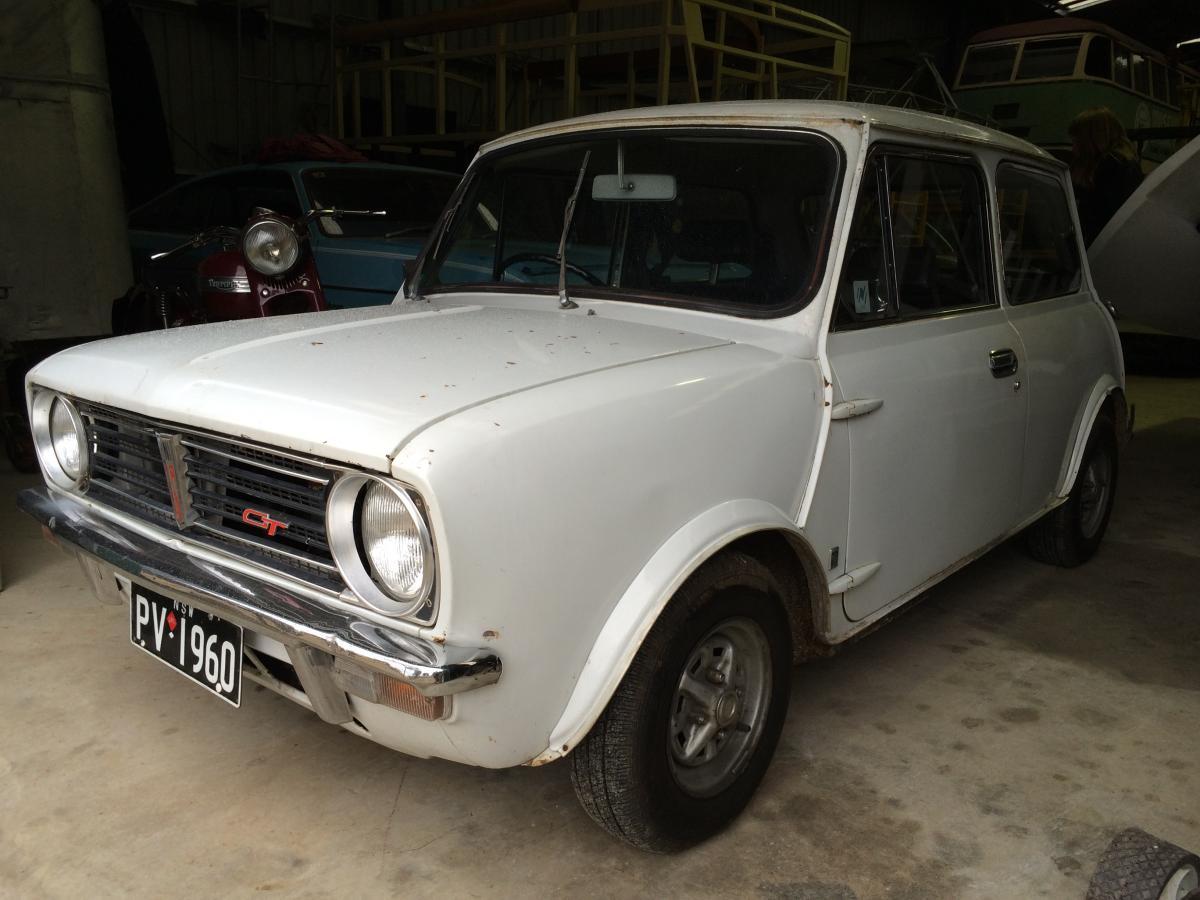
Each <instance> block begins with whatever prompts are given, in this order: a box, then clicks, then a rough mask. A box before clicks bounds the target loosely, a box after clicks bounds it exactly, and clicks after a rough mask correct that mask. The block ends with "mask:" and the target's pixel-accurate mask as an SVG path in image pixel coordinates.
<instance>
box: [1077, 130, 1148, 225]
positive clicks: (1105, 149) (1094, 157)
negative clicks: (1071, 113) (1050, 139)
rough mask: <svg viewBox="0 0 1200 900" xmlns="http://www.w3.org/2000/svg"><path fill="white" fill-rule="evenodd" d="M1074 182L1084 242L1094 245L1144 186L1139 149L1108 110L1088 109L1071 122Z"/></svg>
mask: <svg viewBox="0 0 1200 900" xmlns="http://www.w3.org/2000/svg"><path fill="white" fill-rule="evenodd" d="M1067 130H1068V132H1069V134H1070V135H1071V143H1072V154H1071V181H1072V182H1073V183H1074V185H1075V204H1076V206H1078V207H1079V224H1080V226H1081V227H1082V229H1083V242H1084V243H1085V244H1091V242H1092V241H1094V240H1095V239H1096V235H1098V234H1099V233H1100V232H1101V230H1103V228H1104V226H1105V225H1106V224H1107V223H1108V220H1109V219H1111V218H1112V217H1113V214H1114V213H1115V212H1116V211H1117V210H1118V209H1120V208H1121V204H1123V203H1124V202H1125V201H1126V200H1128V199H1129V195H1130V194H1132V193H1133V192H1134V191H1135V190H1136V189H1137V186H1138V185H1139V184H1141V183H1142V169H1141V165H1140V164H1139V163H1138V158H1137V150H1135V149H1134V146H1133V143H1132V142H1131V141H1130V140H1129V136H1128V135H1127V134H1125V128H1124V126H1122V125H1121V122H1120V121H1119V120H1118V119H1117V117H1116V116H1115V115H1113V112H1112V110H1110V109H1108V108H1107V107H1098V108H1095V109H1086V110H1084V111H1083V112H1081V113H1080V114H1079V115H1078V116H1076V117H1075V119H1074V120H1073V121H1072V122H1071V125H1070V127H1069V128H1068V129H1067Z"/></svg>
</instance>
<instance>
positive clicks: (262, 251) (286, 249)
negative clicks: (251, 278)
mask: <svg viewBox="0 0 1200 900" xmlns="http://www.w3.org/2000/svg"><path fill="white" fill-rule="evenodd" d="M242 255H243V256H245V257H246V262H247V263H248V264H249V265H250V267H251V268H253V269H254V270H255V271H257V272H260V273H262V274H263V275H273V276H274V275H284V274H286V273H287V272H288V271H289V270H290V269H291V268H292V267H293V266H294V265H296V262H297V260H299V259H300V239H299V238H298V237H296V232H295V231H294V230H293V229H292V227H291V226H290V225H288V224H287V223H286V222H281V221H280V220H279V219H269V218H268V219H260V220H259V221H257V222H255V223H254V224H253V225H251V226H250V227H249V228H247V229H246V232H245V234H243V235H242Z"/></svg>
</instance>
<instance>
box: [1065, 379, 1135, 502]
mask: <svg viewBox="0 0 1200 900" xmlns="http://www.w3.org/2000/svg"><path fill="white" fill-rule="evenodd" d="M1102 413H1103V414H1107V415H1108V417H1109V419H1110V421H1111V422H1112V424H1113V428H1114V430H1115V433H1116V434H1115V436H1116V438H1117V446H1118V447H1123V446H1124V444H1125V438H1126V435H1127V432H1128V428H1129V408H1128V406H1127V404H1126V402H1125V391H1124V390H1123V389H1122V387H1121V385H1120V384H1118V383H1117V380H1116V379H1115V378H1113V377H1112V376H1111V375H1105V376H1104V377H1103V378H1101V379H1100V380H1099V381H1098V382H1097V383H1096V385H1095V386H1094V387H1093V388H1092V392H1091V394H1090V395H1089V396H1088V400H1087V403H1085V404H1084V406H1083V408H1082V412H1081V415H1080V418H1079V427H1077V428H1076V429H1075V439H1074V441H1073V442H1072V444H1071V450H1070V454H1069V455H1068V456H1067V458H1066V460H1064V463H1063V474H1062V477H1061V478H1060V479H1059V485H1058V491H1057V495H1058V497H1059V498H1060V499H1065V498H1066V497H1067V495H1069V494H1070V493H1071V489H1072V488H1073V487H1074V486H1075V478H1076V477H1077V476H1078V475H1079V466H1080V465H1081V464H1082V462H1083V451H1084V449H1085V448H1086V447H1087V440H1088V436H1089V435H1090V434H1091V433H1092V428H1093V427H1094V426H1095V424H1096V420H1097V419H1098V418H1099V417H1100V415H1101V414H1102Z"/></svg>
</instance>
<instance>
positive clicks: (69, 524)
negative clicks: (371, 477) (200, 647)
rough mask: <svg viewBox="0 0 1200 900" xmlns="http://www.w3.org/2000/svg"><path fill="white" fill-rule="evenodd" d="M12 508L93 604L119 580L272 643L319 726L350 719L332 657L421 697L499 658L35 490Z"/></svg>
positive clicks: (466, 684)
mask: <svg viewBox="0 0 1200 900" xmlns="http://www.w3.org/2000/svg"><path fill="white" fill-rule="evenodd" d="M17 505H18V506H19V507H20V508H21V509H22V510H24V511H25V512H27V513H29V514H30V515H31V516H33V517H34V518H35V519H37V520H38V521H39V522H40V523H41V524H42V526H43V528H44V530H45V531H46V533H47V535H48V536H50V537H52V538H53V539H54V540H55V541H56V542H58V543H59V544H61V545H65V546H66V547H67V548H68V549H70V550H73V551H75V552H76V554H77V555H78V556H79V559H80V562H81V564H82V566H83V570H84V574H85V575H87V577H88V580H89V581H90V582H91V584H92V588H93V590H94V591H95V592H96V594H97V596H98V597H99V598H100V599H101V600H111V601H113V602H120V601H121V600H124V599H127V589H128V585H127V584H126V585H124V586H122V585H121V583H120V578H114V577H113V576H123V577H124V578H125V579H127V580H136V581H137V582H138V583H141V584H145V585H146V586H148V587H152V588H153V589H154V590H156V591H158V592H160V593H162V594H165V595H166V596H168V597H170V598H172V599H175V600H182V601H184V602H186V603H188V604H190V605H194V606H196V607H198V608H199V609H202V610H205V611H207V612H211V613H213V614H215V615H217V616H219V617H221V618H222V619H227V620H229V621H231V622H236V623H237V624H239V625H242V626H243V627H245V628H247V629H249V630H251V631H253V632H256V633H258V634H261V635H264V636H266V637H269V638H271V639H273V640H275V641H278V642H279V643H280V644H282V645H283V646H284V647H285V648H286V649H287V652H288V656H289V657H290V659H291V662H292V665H293V667H294V668H295V670H296V675H297V677H298V678H299V679H300V682H301V685H302V687H303V689H304V694H305V699H306V701H307V703H306V705H310V706H311V707H312V709H313V711H314V712H316V713H317V714H318V715H319V716H320V717H321V718H322V719H325V720H326V721H329V722H334V723H336V724H342V723H345V722H349V721H350V720H351V718H352V716H351V712H350V708H349V704H348V702H347V699H346V694H345V692H344V691H343V690H342V689H341V688H339V687H338V686H337V685H336V684H335V683H334V681H333V676H332V673H333V666H334V661H335V658H336V659H340V660H345V661H347V662H349V663H352V664H356V665H358V666H360V667H362V668H364V669H367V670H369V671H371V672H378V673H380V674H382V675H387V676H390V677H391V678H394V679H396V680H398V681H401V682H404V683H405V684H408V685H411V686H412V687H413V688H414V689H416V690H417V691H419V692H420V693H421V694H422V695H424V696H426V697H441V696H446V695H449V694H456V693H460V692H462V691H469V690H473V689H475V688H479V687H483V686H484V685H488V684H493V683H494V682H496V681H497V680H499V678H500V671H501V667H500V660H499V658H498V657H496V656H495V655H494V654H492V653H489V652H486V651H483V650H475V649H466V648H456V647H447V646H444V645H439V644H434V643H432V642H429V641H424V640H420V639H418V638H415V637H412V636H410V635H406V634H402V633H400V632H397V631H393V630H390V629H387V628H385V627H383V626H381V625H379V624H377V623H375V622H374V621H371V620H369V619H367V618H363V617H359V616H356V615H354V614H353V613H348V612H343V611H340V610H337V609H332V608H330V607H328V606H326V605H324V604H321V603H318V602H316V601H315V600H312V599H309V598H307V597H304V596H301V595H299V594H297V593H290V592H288V591H287V590H284V589H282V588H280V587H278V586H277V585H275V584H271V583H268V582H267V581H258V580H256V579H254V578H252V577H250V576H247V575H246V574H244V573H242V572H240V571H235V570H233V569H226V568H222V567H221V566H220V565H219V564H218V563H216V562H213V561H210V560H206V559H201V558H199V557H194V556H191V555H189V554H188V553H186V552H181V551H180V550H178V549H175V548H173V547H168V546H165V545H164V544H162V543H159V542H156V541H154V540H153V539H151V538H149V537H147V536H145V535H144V534H141V533H140V532H139V531H135V530H131V529H125V528H121V527H120V526H119V525H117V524H115V523H114V522H110V521H108V520H107V519H106V518H101V517H100V516H98V515H96V514H95V513H94V512H93V511H92V510H89V509H88V508H87V507H86V506H84V505H83V504H81V503H78V502H75V501H74V500H71V499H69V498H66V497H62V496H60V495H58V494H55V493H51V492H50V491H49V490H48V489H46V488H44V487H43V488H31V489H29V490H25V491H22V492H21V493H20V494H18V495H17Z"/></svg>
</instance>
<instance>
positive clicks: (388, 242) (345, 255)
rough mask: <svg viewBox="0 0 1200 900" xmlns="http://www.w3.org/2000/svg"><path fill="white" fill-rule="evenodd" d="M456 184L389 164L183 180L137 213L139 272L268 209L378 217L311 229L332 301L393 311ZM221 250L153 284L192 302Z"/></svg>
mask: <svg viewBox="0 0 1200 900" xmlns="http://www.w3.org/2000/svg"><path fill="white" fill-rule="evenodd" d="M458 179H459V176H458V175H452V174H448V173H446V172H435V171H432V170H430V169H419V168H415V167H412V166H392V165H385V164H381V163H344V162H329V161H316V162H280V163H266V164H262V165H250V166H237V167H235V168H232V169H223V170H222V171H220V172H214V173H211V174H208V175H202V176H199V177H197V178H193V179H191V180H189V181H185V182H184V183H183V184H181V185H179V186H178V187H174V188H171V190H169V191H167V192H166V193H164V194H161V195H160V196H158V197H155V198H154V199H153V200H151V201H150V202H149V203H146V204H144V205H143V206H140V207H138V208H137V209H135V210H134V211H133V212H131V213H130V214H129V244H130V248H131V250H132V252H133V267H134V272H135V274H136V276H137V277H138V279H139V280H145V277H144V273H143V270H144V268H145V267H146V264H147V263H148V261H149V260H150V259H151V257H152V256H153V255H154V254H156V253H163V252H166V251H169V250H172V249H174V248H177V247H179V245H180V244H182V243H184V242H185V241H187V240H188V239H189V238H192V237H193V236H195V235H196V234H198V233H200V232H204V231H207V230H209V229H212V228H215V227H219V226H225V227H232V228H241V227H242V226H244V225H245V224H246V221H247V220H248V219H250V218H251V216H252V215H253V214H254V210H255V209H256V208H258V207H263V208H266V209H269V210H272V211H274V212H277V213H279V214H280V215H283V216H287V217H289V218H292V219H299V218H300V217H301V216H303V215H304V214H305V213H307V212H308V211H309V210H312V209H322V208H336V209H355V210H358V209H370V210H375V211H379V212H381V213H383V214H382V215H374V216H347V217H332V216H316V217H313V218H312V219H311V220H310V221H308V222H306V223H305V225H304V227H305V229H306V230H307V232H308V239H309V245H310V246H311V248H312V253H313V258H314V261H315V262H316V266H317V272H318V273H319V275H320V278H321V286H322V288H323V290H324V293H325V302H326V303H328V305H329V306H331V307H334V308H337V307H353V306H373V305H386V304H388V303H390V302H391V301H392V298H393V297H395V296H396V291H397V289H398V288H399V287H400V285H401V284H402V283H403V282H404V263H405V262H406V261H407V260H411V259H412V258H413V257H415V256H416V255H417V253H418V252H419V251H420V249H421V244H423V243H424V241H425V237H426V236H427V235H428V233H429V230H430V228H431V227H432V226H433V224H434V223H435V222H436V221H437V218H438V215H439V214H440V213H441V210H442V207H443V206H444V205H445V204H446V200H447V198H449V196H450V195H451V194H452V193H453V191H454V187H455V185H457V184H458ZM220 249H221V248H220V246H219V245H217V244H212V243H209V244H206V245H204V246H202V247H197V248H196V249H195V250H190V251H186V252H183V253H179V254H174V255H173V256H172V258H171V259H170V260H168V261H167V262H166V264H159V265H157V266H155V267H154V268H155V274H154V281H155V282H156V283H160V282H161V283H163V284H165V285H168V286H175V285H178V287H179V288H180V289H181V290H183V291H184V292H186V293H194V292H195V289H196V287H195V285H196V266H197V264H198V263H199V262H200V260H201V259H203V258H204V257H205V256H207V255H209V254H211V253H215V252H217V251H219V250H220Z"/></svg>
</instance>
